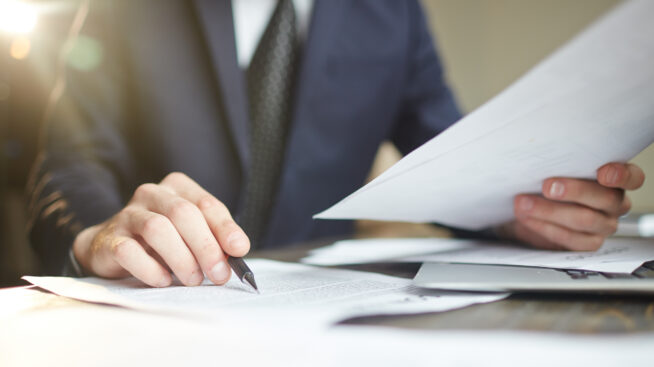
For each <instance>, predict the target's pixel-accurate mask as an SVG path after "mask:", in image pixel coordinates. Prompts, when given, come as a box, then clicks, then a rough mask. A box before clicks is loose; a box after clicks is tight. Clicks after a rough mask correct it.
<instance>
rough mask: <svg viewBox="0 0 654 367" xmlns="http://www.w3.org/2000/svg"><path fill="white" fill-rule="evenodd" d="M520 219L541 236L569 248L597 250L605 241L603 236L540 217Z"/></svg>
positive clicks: (574, 249)
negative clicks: (563, 225) (579, 230)
mask: <svg viewBox="0 0 654 367" xmlns="http://www.w3.org/2000/svg"><path fill="white" fill-rule="evenodd" d="M518 221H520V223H522V224H523V225H524V226H525V227H527V228H528V229H530V230H531V231H533V232H535V233H536V234H538V235H539V236H541V237H543V238H545V239H546V240H548V241H550V242H551V243H553V244H556V245H559V246H561V247H563V248H564V249H567V250H573V251H595V250H597V249H599V248H600V247H601V246H602V244H603V243H604V237H603V236H600V235H594V234H587V233H582V232H576V231H572V230H570V229H567V228H564V227H561V226H559V225H556V224H553V223H549V222H546V221H542V220H540V219H533V218H521V219H518Z"/></svg>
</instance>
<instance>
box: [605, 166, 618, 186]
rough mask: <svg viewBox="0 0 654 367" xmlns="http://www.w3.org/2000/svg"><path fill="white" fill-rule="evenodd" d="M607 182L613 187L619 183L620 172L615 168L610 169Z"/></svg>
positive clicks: (607, 173)
mask: <svg viewBox="0 0 654 367" xmlns="http://www.w3.org/2000/svg"><path fill="white" fill-rule="evenodd" d="M606 181H607V182H608V183H609V184H611V185H615V184H617V183H618V170H617V169H616V168H615V167H609V168H608V170H607V172H606Z"/></svg>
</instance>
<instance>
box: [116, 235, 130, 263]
mask: <svg viewBox="0 0 654 367" xmlns="http://www.w3.org/2000/svg"><path fill="white" fill-rule="evenodd" d="M130 245H131V241H130V240H123V241H118V242H116V243H114V244H113V245H112V246H111V253H112V254H113V255H114V257H115V258H116V259H119V260H124V259H126V258H127V257H128V256H129V247H130Z"/></svg>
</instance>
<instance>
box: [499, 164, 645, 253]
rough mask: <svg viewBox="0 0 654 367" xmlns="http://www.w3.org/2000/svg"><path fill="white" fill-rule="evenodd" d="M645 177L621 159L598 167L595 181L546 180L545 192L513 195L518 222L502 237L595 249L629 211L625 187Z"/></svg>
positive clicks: (548, 245)
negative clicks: (541, 193)
mask: <svg viewBox="0 0 654 367" xmlns="http://www.w3.org/2000/svg"><path fill="white" fill-rule="evenodd" d="M644 180H645V175H644V173H643V171H642V170H641V169H640V168H639V167H638V166H635V165H633V164H621V163H611V164H607V165H604V166H602V168H600V169H599V170H598V172H597V181H590V180H578V179H570V178H558V177H557V178H550V179H547V180H545V182H544V183H543V196H540V195H533V194H532V195H529V194H524V195H518V196H517V197H516V198H515V200H514V210H515V216H516V220H515V221H513V222H511V223H508V224H507V225H505V226H504V227H503V230H504V235H505V236H506V237H508V238H513V239H517V240H519V241H521V242H527V243H530V244H532V245H534V246H537V247H541V248H546V249H559V250H560V249H566V250H575V251H589V250H597V249H598V248H599V247H600V246H601V245H602V243H604V240H605V238H606V236H610V235H612V234H613V233H615V231H616V230H617V228H618V218H619V217H620V216H622V215H624V214H626V213H627V212H628V211H629V208H630V206H631V203H630V201H629V198H628V197H627V196H626V195H625V191H624V190H629V189H631V190H633V189H637V188H639V187H640V186H641V185H642V184H643V181H644Z"/></svg>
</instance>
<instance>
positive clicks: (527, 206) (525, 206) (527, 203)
mask: <svg viewBox="0 0 654 367" xmlns="http://www.w3.org/2000/svg"><path fill="white" fill-rule="evenodd" d="M533 207H534V199H532V198H530V197H523V198H522V199H520V209H521V210H522V211H523V212H528V211H530V210H531V209H532V208H533Z"/></svg>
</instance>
